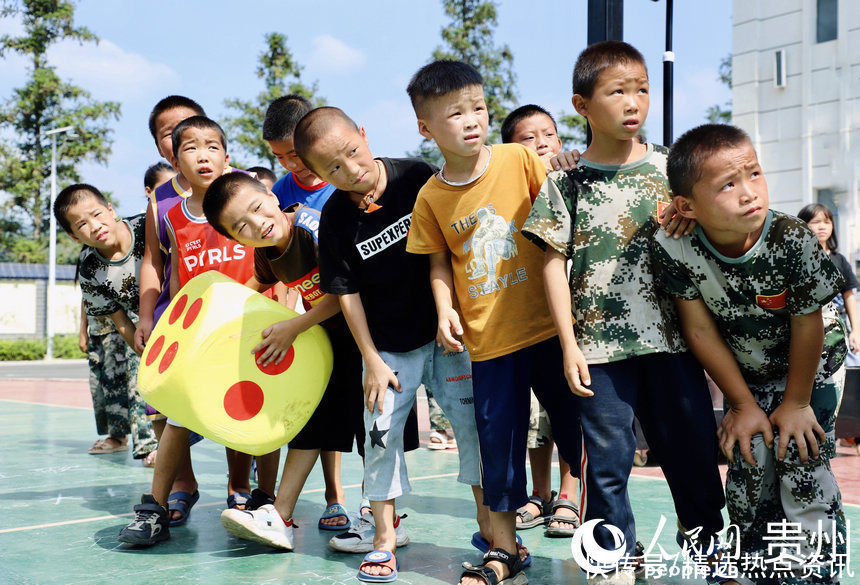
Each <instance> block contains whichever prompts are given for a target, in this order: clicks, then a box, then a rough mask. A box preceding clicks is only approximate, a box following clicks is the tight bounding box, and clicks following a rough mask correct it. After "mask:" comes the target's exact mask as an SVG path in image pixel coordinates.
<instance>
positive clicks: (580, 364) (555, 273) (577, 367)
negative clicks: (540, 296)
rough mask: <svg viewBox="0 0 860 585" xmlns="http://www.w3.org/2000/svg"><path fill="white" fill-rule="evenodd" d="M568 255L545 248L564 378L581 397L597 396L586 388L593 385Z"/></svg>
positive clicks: (545, 271) (546, 277) (549, 296)
mask: <svg viewBox="0 0 860 585" xmlns="http://www.w3.org/2000/svg"><path fill="white" fill-rule="evenodd" d="M566 272H567V258H565V257H564V255H563V254H561V253H559V252H558V251H556V250H554V249H553V248H551V247H550V246H547V247H546V253H545V255H544V265H543V282H544V288H545V289H546V298H547V301H548V303H549V312H550V314H551V315H552V320H553V321H554V322H555V328H556V330H557V331H558V340H559V342H560V343H561V349H562V352H563V354H564V377H565V378H567V384H568V386H570V389H571V391H572V392H573V393H574V394H577V395H579V396H594V392H592V391H591V390H589V389H588V388H586V386H588V385H590V384H591V376H590V375H589V373H588V364H587V363H586V361H585V356H584V355H583V354H582V351H581V350H580V349H579V346H578V345H577V344H576V335H575V334H574V332H573V319H572V316H571V306H570V287H569V286H568V284H567V275H566Z"/></svg>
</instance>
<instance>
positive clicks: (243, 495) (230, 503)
mask: <svg viewBox="0 0 860 585" xmlns="http://www.w3.org/2000/svg"><path fill="white" fill-rule="evenodd" d="M250 501H251V494H249V493H248V492H233V493H232V494H230V495H229V496H227V507H228V508H230V509H231V510H232V509H234V508H235V507H236V506H246V507H247V505H248V502H250Z"/></svg>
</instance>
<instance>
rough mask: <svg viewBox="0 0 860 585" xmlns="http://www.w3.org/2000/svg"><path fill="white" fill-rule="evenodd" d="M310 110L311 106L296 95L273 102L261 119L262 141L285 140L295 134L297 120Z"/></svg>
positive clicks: (303, 98)
mask: <svg viewBox="0 0 860 585" xmlns="http://www.w3.org/2000/svg"><path fill="white" fill-rule="evenodd" d="M312 109H314V106H313V104H312V103H311V102H310V101H309V100H308V99H307V98H305V97H304V96H300V95H297V94H290V95H285V96H283V97H279V98H278V99H276V100H274V101H273V102H272V103H271V104H269V107H268V109H267V110H266V117H265V118H264V119H263V140H267V141H268V140H276V141H280V140H287V139H288V138H289V137H290V136H292V135H293V133H294V132H295V130H296V125H297V124H298V123H299V120H301V119H302V117H303V116H304V115H305V114H307V113H308V112H310V111H311V110H312Z"/></svg>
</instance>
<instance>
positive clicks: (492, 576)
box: [460, 548, 529, 585]
mask: <svg viewBox="0 0 860 585" xmlns="http://www.w3.org/2000/svg"><path fill="white" fill-rule="evenodd" d="M490 561H498V562H500V563H502V564H504V565H506V566H507V567H508V576H507V577H505V578H504V579H502V580H501V581H500V580H499V577H498V575H496V572H495V571H494V570H493V569H491V568H490V567H488V566H487V563H489V562H490ZM463 569H465V570H464V571H463V573H462V574H461V575H460V580H461V581H462V580H463V577H477V578H478V579H483V581H484V583H486V584H487V585H528V582H529V578H528V577H526V574H525V573H524V572H523V562H522V561H521V560H520V555H519V551H517V554H513V555H512V554H511V553H509V552H508V551H506V550H505V549H503V548H494V549H492V550H491V551H489V552H488V553H487V554H485V555H484V562H483V563H481V564H480V565H477V566H476V565H473V564H471V563H468V562H464V563H463Z"/></svg>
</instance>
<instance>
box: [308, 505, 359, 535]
mask: <svg viewBox="0 0 860 585" xmlns="http://www.w3.org/2000/svg"><path fill="white" fill-rule="evenodd" d="M331 518H346V524H323V522H322V521H323V520H329V519H331ZM351 524H352V522H350V520H349V514H347V513H346V508H344V507H343V506H341V505H340V504H332V505H331V506H329V507H328V508H326V509H325V512H323V515H322V516H320V521H319V522H318V523H317V527H318V528H319V529H320V530H337V531H341V530H349V527H350V525H351Z"/></svg>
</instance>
